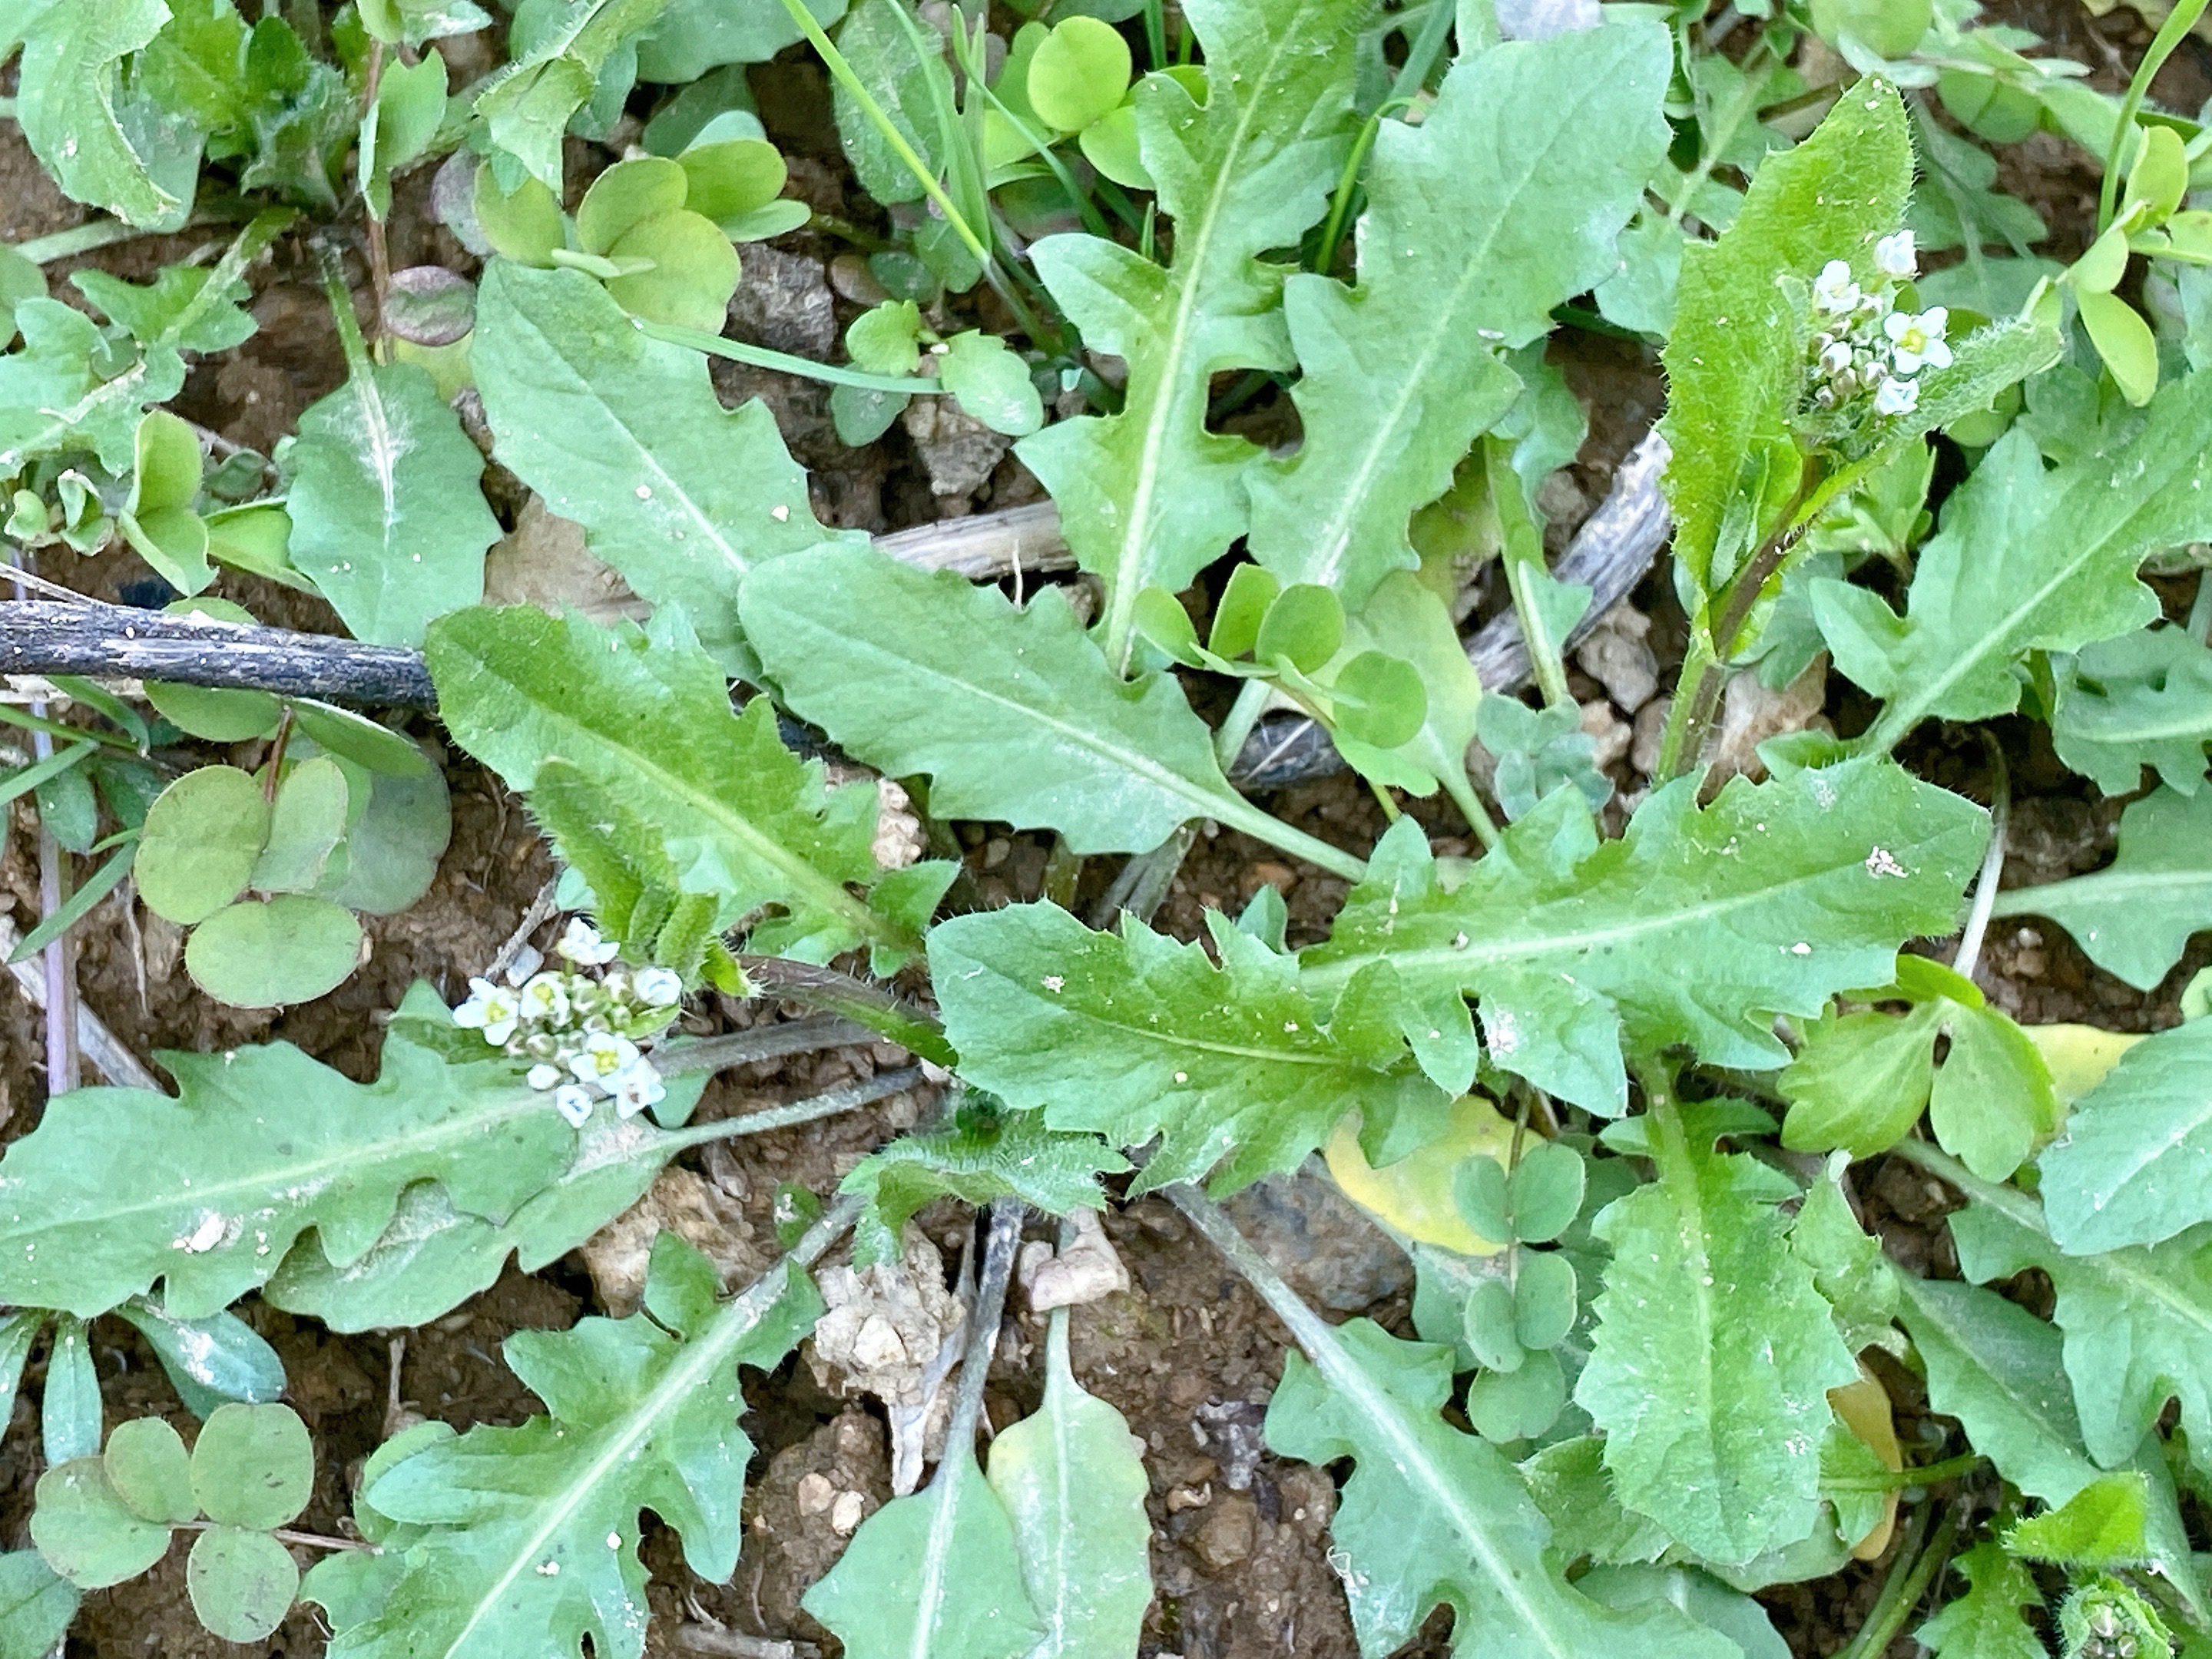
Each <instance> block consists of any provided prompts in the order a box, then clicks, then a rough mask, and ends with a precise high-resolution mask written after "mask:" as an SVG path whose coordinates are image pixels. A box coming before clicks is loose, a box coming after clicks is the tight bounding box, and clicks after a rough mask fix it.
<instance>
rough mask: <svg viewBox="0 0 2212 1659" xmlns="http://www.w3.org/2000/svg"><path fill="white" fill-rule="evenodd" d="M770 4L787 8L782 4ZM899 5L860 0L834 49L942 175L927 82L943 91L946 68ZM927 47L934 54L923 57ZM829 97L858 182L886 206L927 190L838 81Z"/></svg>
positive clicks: (937, 48) (934, 45) (935, 46)
mask: <svg viewBox="0 0 2212 1659" xmlns="http://www.w3.org/2000/svg"><path fill="white" fill-rule="evenodd" d="M776 9H777V10H778V11H779V12H780V13H783V15H789V14H788V13H787V12H785V11H784V9H783V8H782V7H781V6H779V7H777V8H776ZM902 10H903V7H902V3H901V0H862V3H861V4H860V5H858V6H855V7H854V9H853V10H852V14H851V15H850V16H848V18H847V19H846V20H845V25H844V27H842V28H841V29H839V30H838V31H837V49H838V51H839V52H842V53H843V54H844V58H845V61H846V62H847V63H848V64H850V65H851V66H852V68H853V72H854V74H855V75H856V76H859V77H860V83H861V84H862V85H863V86H864V87H866V88H867V91H868V94H869V96H870V97H872V98H873V99H874V100H875V101H876V105H877V107H878V109H880V110H881V111H882V112H883V114H884V118H885V119H886V120H887V121H889V122H890V125H891V126H892V127H893V128H894V129H896V131H897V132H898V134H899V136H900V137H902V139H904V140H905V141H906V143H907V144H908V147H909V148H910V149H912V150H913V151H914V153H915V155H919V156H920V157H921V160H922V163H923V165H924V166H925V167H927V168H928V169H929V171H930V173H931V174H932V176H933V177H935V178H939V179H942V178H943V176H944V174H945V169H946V167H947V165H948V159H947V158H946V156H945V155H944V154H943V149H944V146H943V144H942V143H940V142H939V127H938V122H937V117H936V104H935V98H934V96H933V87H932V82H933V80H934V81H935V82H937V83H938V87H937V88H936V95H942V96H945V97H947V98H949V97H950V96H951V81H950V73H949V71H948V70H947V69H946V68H945V64H943V62H942V58H941V53H942V51H943V48H942V46H941V45H939V41H937V40H932V39H931V37H930V35H929V33H916V32H915V29H913V28H911V27H906V26H905V25H907V24H912V23H913V22H914V21H915V20H914V19H913V17H912V16H911V15H908V16H907V17H906V18H905V19H904V21H903V23H902V18H901V13H902ZM925 50H930V51H934V52H937V53H939V56H936V57H925V56H924V55H923V53H924V52H925ZM834 96H835V105H834V107H835V109H836V118H837V136H838V140H839V142H840V143H841V144H842V146H843V148H844V151H845V159H846V160H847V161H849V162H851V163H852V167H853V174H854V177H855V178H856V179H859V180H860V188H861V189H863V190H865V191H866V192H867V193H868V194H869V196H871V197H873V198H874V199H875V200H876V201H878V202H881V203H883V204H885V205H886V206H890V205H892V204H897V203H901V202H918V201H920V200H921V198H922V196H923V194H924V193H925V192H924V191H923V188H922V184H921V180H920V179H917V178H915V175H914V173H913V170H912V169H911V168H910V167H908V165H907V163H906V161H904V159H903V158H902V157H901V156H900V155H899V154H898V151H897V149H896V147H894V146H893V144H892V143H890V139H889V137H887V136H886V135H885V134H884V133H883V132H882V131H880V130H879V129H878V127H877V125H876V124H875V123H874V122H873V121H872V120H871V119H870V118H868V115H867V113H866V111H865V110H864V109H863V108H862V106H861V105H860V100H858V99H856V98H855V97H854V96H853V94H852V93H851V91H850V89H848V88H847V87H846V86H845V85H844V83H843V82H842V81H841V82H839V83H838V85H837V87H836V93H835V94H834ZM973 269H974V267H973V266H972V265H970V266H969V270H973ZM973 280H974V278H973V277H972V276H971V277H970V278H969V281H970V282H972V281H973Z"/></svg>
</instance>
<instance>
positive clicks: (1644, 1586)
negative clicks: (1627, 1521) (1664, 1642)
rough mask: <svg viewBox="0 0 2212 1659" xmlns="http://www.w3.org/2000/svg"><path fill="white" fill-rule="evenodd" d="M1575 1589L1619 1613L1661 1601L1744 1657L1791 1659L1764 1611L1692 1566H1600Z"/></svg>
mask: <svg viewBox="0 0 2212 1659" xmlns="http://www.w3.org/2000/svg"><path fill="white" fill-rule="evenodd" d="M1575 1588H1576V1589H1578V1590H1580V1591H1581V1592H1582V1593H1583V1595H1587V1596H1589V1597H1590V1598H1591V1599H1592V1600H1594V1601H1602V1602H1603V1603H1604V1604H1605V1605H1606V1606H1607V1607H1617V1608H1619V1609H1620V1611H1622V1612H1623V1613H1627V1612H1632V1611H1633V1610H1634V1609H1636V1608H1638V1607H1644V1606H1646V1605H1649V1604H1650V1603H1654V1602H1661V1601H1663V1602H1666V1603H1668V1604H1669V1605H1671V1606H1673V1607H1678V1608H1680V1610H1681V1611H1682V1612H1683V1613H1686V1614H1687V1615H1689V1617H1690V1618H1691V1619H1692V1620H1696V1621H1697V1622H1698V1623H1699V1624H1700V1625H1703V1626H1705V1628H1706V1629H1708V1630H1711V1631H1717V1632H1719V1633H1720V1634H1721V1635H1723V1636H1725V1637H1727V1638H1728V1639H1729V1641H1731V1642H1733V1643H1735V1644H1736V1646H1737V1648H1739V1649H1740V1650H1741V1651H1742V1653H1743V1655H1744V1659H1789V1656H1790V1644H1788V1643H1787V1642H1785V1641H1784V1640H1783V1639H1782V1636H1781V1633H1780V1632H1778V1631H1777V1630H1776V1629H1775V1628H1774V1626H1773V1624H1772V1622H1771V1620H1769V1619H1768V1617H1767V1613H1766V1609H1765V1607H1761V1606H1759V1603H1758V1602H1756V1601H1753V1600H1752V1599H1751V1597H1750V1596H1748V1595H1744V1594H1743V1593H1742V1592H1741V1591H1740V1590H1735V1589H1729V1587H1728V1586H1727V1585H1725V1584H1723V1583H1719V1582H1718V1581H1717V1580H1716V1579H1714V1578H1713V1577H1711V1575H1710V1574H1707V1573H1703V1572H1700V1571H1698V1570H1697V1569H1696V1568H1695V1567H1682V1566H1664V1567H1662V1566H1646V1565H1641V1564H1635V1563H1632V1564H1627V1565H1620V1566H1600V1567H1595V1568H1593V1569H1592V1570H1591V1571H1589V1572H1586V1573H1584V1574H1583V1576H1582V1577H1580V1578H1577V1580H1575Z"/></svg>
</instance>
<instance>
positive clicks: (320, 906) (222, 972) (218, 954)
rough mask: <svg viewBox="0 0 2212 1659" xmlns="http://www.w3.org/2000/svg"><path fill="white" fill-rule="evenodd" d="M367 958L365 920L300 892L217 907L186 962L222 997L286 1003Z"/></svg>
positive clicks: (319, 991) (316, 992) (196, 934)
mask: <svg viewBox="0 0 2212 1659" xmlns="http://www.w3.org/2000/svg"><path fill="white" fill-rule="evenodd" d="M360 958H361V923H360V922H359V921H356V920H355V919H354V915H353V913H352V912H351V911H349V910H348V909H346V908H345V907H344V906H343V905H338V904H333V903H331V902H330V901H329V900H328V899H321V898H311V897H308V896H307V895H305V894H301V893H283V894H279V895H278V896H276V897H275V898H272V899H268V900H255V899H249V900H247V901H246V902H244V903H240V904H233V905H230V906H228V907H227V908H223V909H221V910H217V911H216V913H215V914H214V915H211V916H210V917H209V918H208V919H207V920H206V921H203V922H202V923H201V924H200V925H199V926H198V927H197V928H195V929H193V931H192V936H191V939H189V940H187V941H186V942H185V971H186V972H187V973H189V974H191V976H192V983H193V984H195V985H197V986H198V987H200V989H201V990H203V991H204V992H206V993H207V994H209V995H210V996H211V997H213V998H214V999H215V1000H216V1001H217V1002H227V1003H228V1004H229V1005H230V1006H232V1007H234V1008H281V1007H283V1006H286V1005H287V1004H289V1003H295V1002H312V1001H313V1000H314V999H315V998H317V997H319V996H321V995H323V994H325V992H329V991H332V990H335V989H337V987H338V986H339V985H341V984H342V983H343V982H344V981H345V977H346V975H349V974H350V973H352V972H353V970H354V967H355V964H356V963H357V962H358V961H359V960H360Z"/></svg>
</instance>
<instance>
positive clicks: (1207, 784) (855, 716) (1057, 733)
mask: <svg viewBox="0 0 2212 1659" xmlns="http://www.w3.org/2000/svg"><path fill="white" fill-rule="evenodd" d="M740 614H741V615H742V616H743V617H744V623H745V632H746V635H747V637H748V638H750V640H751V641H753V645H754V648H755V649H756V650H757V651H758V652H759V653H761V656H762V659H763V662H764V663H765V665H766V666H767V668H768V671H769V675H770V676H771V677H772V678H774V679H775V683H776V685H777V686H778V688H779V689H780V690H781V692H782V695H783V698H784V701H785V702H786V703H787V705H788V706H789V707H790V708H792V709H793V712H795V713H797V714H799V715H800V716H802V717H803V718H805V719H806V720H812V721H815V722H816V723H817V724H818V725H820V726H822V727H823V729H824V730H826V731H828V732H829V733H830V734H831V735H832V736H833V737H835V738H836V740H837V742H838V743H839V744H841V745H842V747H843V748H844V749H845V750H846V752H847V753H848V754H850V755H853V756H854V757H857V758H859V759H860V760H863V761H866V763H868V764H869V765H871V766H873V767H875V768H876V769H878V770H880V771H882V772H884V773H885V774H887V775H890V776H893V777H908V776H911V775H915V774H916V773H927V774H929V775H930V777H931V780H932V782H931V787H930V810H931V811H933V813H934V814H935V815H936V816H937V817H940V818H983V819H993V818H996V819H1003V820H1005V821H1006V822H1008V823H1013V824H1015V825H1017V826H1018V827H1024V828H1029V827H1041V828H1046V829H1057V830H1059V831H1060V833H1061V834H1063V835H1065V836H1066V837H1067V842H1068V846H1069V848H1071V850H1073V851H1075V852H1078V853H1086V854H1087V853H1141V852H1144V851H1146V850H1148V849H1149V848H1154V847H1157V846H1158V845H1159V844H1160V842H1163V841H1164V840H1166V839H1167V837H1168V836H1170V834H1172V833H1173V832H1174V830H1175V829H1176V826H1177V825H1178V824H1181V823H1187V822H1188V820H1190V819H1191V818H1193V817H1200V816H1204V815H1208V814H1214V815H1231V816H1233V815H1234V814H1235V813H1236V812H1237V811H1238V809H1239V806H1240V803H1239V802H1238V800H1237V797H1236V796H1235V795H1234V793H1232V792H1231V789H1230V787H1229V784H1228V781H1227V780H1226V779H1225V778H1224V777H1223V776H1222V775H1221V767H1220V763H1218V761H1217V760H1216V759H1215V758H1214V753H1213V741H1212V733H1211V732H1208V731H1207V730H1206V725H1205V723H1204V722H1203V721H1202V720H1200V719H1199V718H1198V716H1197V715H1196V714H1194V713H1192V712H1191V708H1190V704H1189V703H1188V702H1187V701H1186V700H1185V699H1184V696H1183V691H1182V686H1181V685H1180V684H1178V683H1177V682H1176V680H1175V679H1174V678H1173V677H1171V676H1170V675H1166V674H1153V675H1147V676H1146V677H1145V678H1142V679H1139V680H1138V681H1137V682H1135V683H1134V684H1124V683H1123V682H1122V681H1121V678H1120V677H1119V676H1117V675H1116V674H1115V672H1114V671H1113V670H1112V669H1111V668H1110V667H1109V666H1108V665H1107V663H1106V660H1105V659H1104V658H1103V657H1102V656H1101V655H1100V654H1099V650H1098V647H1097V645H1096V644H1095V643H1093V642H1092V641H1091V640H1090V639H1088V638H1086V637H1085V633H1084V628H1083V624H1082V623H1079V621H1077V620H1076V618H1075V616H1074V613H1073V611H1070V610H1069V609H1068V606H1067V604H1066V599H1065V598H1064V596H1063V595H1062V594H1061V593H1060V591H1059V590H1058V589H1056V588H1046V589H1043V590H1042V591H1041V592H1038V593H1037V594H1036V597H1035V598H1034V599H1031V601H1030V604H1029V605H1028V606H1027V608H1026V609H1024V610H1019V611H1017V610H1016V609H1014V607H1013V606H1012V605H1011V604H1010V603H1008V601H1007V600H1006V598H1005V596H1004V595H1002V594H1001V593H1000V592H999V591H998V589H997V588H995V587H992V586H980V587H979V586H975V584H973V583H971V582H969V580H966V579H965V578H964V577H962V576H960V575H958V574H955V573H953V572H950V571H939V572H927V571H921V570H916V569H914V568H911V567H908V566H906V565H902V564H900V563H898V562H896V560H893V559H891V558H890V556H887V555H885V554H883V553H880V552H878V551H877V550H875V549H873V548H871V547H865V546H859V547H839V548H824V549H823V550H821V551H819V552H815V553H810V554H808V555H806V556H804V557H800V558H793V559H787V560H781V561H778V562H775V563H773V564H769V565H766V566H763V567H762V568H760V569H759V570H758V571H757V572H756V573H755V574H754V575H753V576H752V577H751V579H750V580H748V581H747V582H746V584H745V588H744V600H743V604H742V606H741V612H740Z"/></svg>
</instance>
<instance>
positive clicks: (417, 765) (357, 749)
mask: <svg viewBox="0 0 2212 1659" xmlns="http://www.w3.org/2000/svg"><path fill="white" fill-rule="evenodd" d="M292 719H293V722H294V723H295V725H296V726H298V727H299V729H300V730H301V732H305V733H306V734H307V736H308V737H311V738H313V739H314V740H315V741H316V742H317V743H319V744H321V745H322V746H323V747H324V748H325V749H327V750H330V751H331V753H332V754H333V755H342V756H343V757H345V758H346V759H348V760H349V761H351V762H353V763H354V764H355V765H356V766H365V767H367V768H368V769H369V770H370V771H372V772H379V773H382V774H385V775H387V776H391V777H404V778H419V777H426V776H428V775H429V774H430V773H432V772H434V771H435V770H436V768H435V767H434V766H432V765H431V764H430V761H429V757H428V756H426V755H425V754H423V752H422V745H421V744H417V743H416V741H415V739H414V738H410V737H409V736H407V735H406V733H404V732H395V731H393V730H392V728H391V727H390V726H380V725H378V724H377V723H376V722H375V721H374V720H371V719H369V718H368V716H367V715H366V714H355V713H354V712H353V710H351V709H350V708H338V707H337V706H336V705H335V704H331V703H327V702H308V701H307V700H305V699H302V700H301V701H300V702H295V703H294V704H293V705H292Z"/></svg>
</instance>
